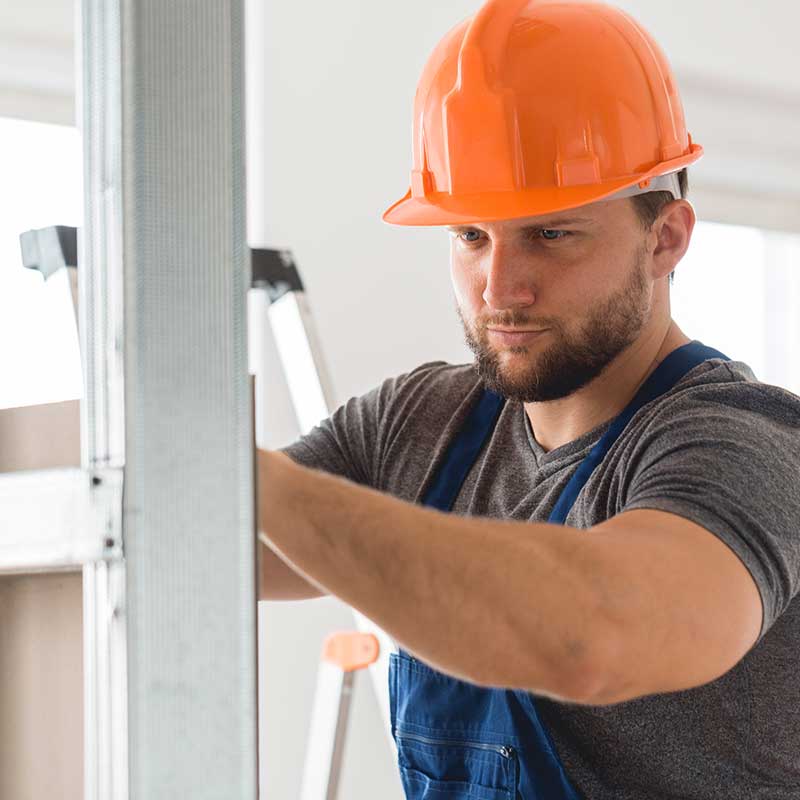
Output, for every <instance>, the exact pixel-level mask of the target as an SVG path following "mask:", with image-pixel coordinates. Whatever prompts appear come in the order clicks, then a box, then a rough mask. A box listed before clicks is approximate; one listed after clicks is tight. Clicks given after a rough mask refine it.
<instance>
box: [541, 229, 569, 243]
mask: <svg viewBox="0 0 800 800" xmlns="http://www.w3.org/2000/svg"><path fill="white" fill-rule="evenodd" d="M537 233H540V234H541V236H542V239H544V240H545V241H547V242H557V241H558V240H559V239H565V238H566V237H567V236H569V231H559V230H555V229H554V228H542V229H541V230H540V231H537Z"/></svg>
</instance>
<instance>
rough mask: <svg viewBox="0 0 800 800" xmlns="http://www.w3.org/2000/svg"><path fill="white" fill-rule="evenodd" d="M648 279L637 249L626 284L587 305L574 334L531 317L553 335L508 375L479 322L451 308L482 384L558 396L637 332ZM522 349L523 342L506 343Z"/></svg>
mask: <svg viewBox="0 0 800 800" xmlns="http://www.w3.org/2000/svg"><path fill="white" fill-rule="evenodd" d="M650 290H651V287H650V283H649V281H648V280H647V277H646V275H645V272H644V253H643V252H641V251H640V252H639V253H638V254H637V258H636V261H635V263H634V265H633V268H632V269H631V271H630V274H629V276H628V280H627V282H626V283H625V285H624V286H623V287H622V288H621V289H619V290H617V291H616V292H615V293H614V294H613V295H611V296H610V297H608V298H606V299H605V300H603V301H602V302H601V303H598V304H597V305H596V306H595V307H594V308H592V309H591V310H590V313H589V316H588V318H587V320H586V321H585V322H584V323H583V325H582V326H581V329H580V331H579V332H578V334H577V335H568V334H567V333H566V332H565V331H564V328H563V326H562V325H561V324H560V322H559V321H558V320H556V319H536V320H535V324H534V327H536V328H539V329H543V328H549V330H548V331H547V333H545V334H544V335H545V336H550V337H555V341H554V342H553V343H552V344H550V345H549V346H548V347H547V348H546V349H545V350H544V351H543V352H542V353H541V354H540V355H539V356H538V358H537V359H536V360H535V361H533V362H532V363H530V364H529V365H527V367H526V368H525V369H524V370H522V371H518V374H514V375H511V374H508V370H505V371H504V369H503V366H502V361H501V358H500V357H499V355H498V352H497V351H496V350H494V349H493V348H492V347H491V346H490V344H489V341H488V339H489V337H488V333H487V331H486V326H487V324H489V323H483V324H482V325H481V327H480V328H479V329H478V330H477V331H476V330H475V329H473V328H472V327H471V326H470V325H469V324H468V323H467V321H466V320H465V319H464V316H463V314H462V313H461V309H460V308H458V307H457V308H456V311H457V313H458V316H459V318H460V319H461V323H462V325H463V326H464V336H465V338H466V342H467V346H468V347H469V348H470V350H471V351H472V352H473V353H474V355H475V363H474V367H475V370H476V372H477V373H478V375H479V377H480V378H481V380H482V381H483V384H484V386H485V387H486V388H487V389H491V390H492V391H493V392H496V393H497V394H499V395H502V396H503V397H507V398H508V399H510V400H519V401H520V402H523V403H544V402H547V401H548V400H559V399H561V398H563V397H568V396H569V395H571V394H573V392H576V391H578V389H580V388H582V387H583V386H586V384H588V383H589V382H590V381H592V380H594V379H595V378H596V377H597V376H598V375H600V373H601V372H602V371H603V370H604V369H605V368H606V367H607V366H608V365H609V364H610V363H611V362H612V361H613V360H614V359H615V358H616V357H617V356H618V355H619V354H620V353H621V352H622V351H623V350H625V348H627V347H629V346H630V345H631V344H632V343H633V342H634V341H636V339H637V338H638V336H639V334H640V333H641V331H642V329H643V327H644V326H645V324H646V322H647V320H648V318H649V314H650ZM490 324H492V325H503V326H508V327H511V326H519V327H523V326H530V325H531V320H530V319H523V318H521V317H519V316H517V317H513V318H512V317H508V316H506V317H505V318H504V319H503V320H500V319H499V318H496V319H493V320H491V323H490ZM506 349H507V350H508V352H511V353H515V354H524V353H527V352H528V348H527V347H526V346H525V345H520V346H518V347H510V348H506Z"/></svg>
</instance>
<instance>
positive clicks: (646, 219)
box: [631, 167, 689, 283]
mask: <svg viewBox="0 0 800 800" xmlns="http://www.w3.org/2000/svg"><path fill="white" fill-rule="evenodd" d="M678 185H679V186H680V190H681V197H682V198H684V197H686V195H687V194H688V192H689V173H688V171H687V169H686V167H684V168H683V169H682V170H681V171H680V172H679V173H678ZM674 199H675V198H674V197H673V196H672V194H671V193H670V192H646V193H645V194H637V195H634V196H633V197H631V202H632V203H633V210H634V211H635V212H636V216H637V217H639V222H641V223H642V228H644V230H646V231H649V230H650V229H651V228H652V227H653V223H654V222H655V221H656V220H657V219H658V215H659V214H660V213H661V211H662V209H663V208H664V206H665V205H667V203H671V202H672V201H673V200H674ZM674 278H675V272H674V271H673V272H671V273H670V275H669V282H670V283H672V281H673V280H674Z"/></svg>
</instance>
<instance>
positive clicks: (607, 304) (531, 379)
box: [448, 199, 653, 403]
mask: <svg viewBox="0 0 800 800" xmlns="http://www.w3.org/2000/svg"><path fill="white" fill-rule="evenodd" d="M448 230H449V231H450V233H451V237H452V241H451V257H450V269H451V277H452V280H453V287H454V290H455V297H456V305H457V311H458V315H459V317H460V318H461V321H462V324H463V326H464V333H465V336H466V340H467V344H468V345H469V347H470V349H471V350H472V352H473V353H474V354H475V366H476V368H477V370H478V373H479V374H480V376H481V378H482V379H483V381H484V383H485V385H486V386H487V387H488V388H490V389H492V390H494V391H495V392H497V393H498V394H501V395H503V396H504V397H508V398H511V399H515V400H520V401H521V402H524V403H533V402H544V401H547V400H556V399H560V398H562V397H567V396H568V395H570V394H572V393H573V392H575V391H577V390H578V389H580V388H581V387H583V386H585V385H586V384H588V383H589V382H590V381H592V380H593V379H594V378H596V377H597V376H598V375H599V374H600V373H601V372H602V371H603V370H604V369H605V367H606V366H607V365H608V364H609V363H610V362H611V361H612V360H613V359H615V358H616V357H617V356H618V355H619V354H620V353H621V352H622V351H623V350H624V349H625V348H626V347H628V346H629V345H630V344H632V343H633V342H634V341H635V340H636V339H637V338H638V337H639V336H640V334H641V333H642V330H643V329H644V327H645V326H646V324H647V323H648V321H649V320H650V315H651V310H652V309H651V306H652V297H653V282H652V279H651V278H650V275H649V272H648V269H647V267H648V263H649V261H648V255H647V250H646V247H645V232H644V230H643V229H642V226H641V223H640V222H639V220H638V218H637V216H636V212H635V210H634V208H633V205H632V203H631V202H630V200H628V199H621V200H610V201H606V202H599V203H593V204H591V205H588V206H583V207H581V208H577V209H573V210H570V211H564V212H559V213H557V214H548V215H546V216H540V217H527V218H525V219H516V220H507V221H501V222H487V223H476V224H475V225H466V226H454V227H451V228H448ZM498 329H502V331H501V330H498ZM504 331H505V332H508V331H513V332H512V333H504ZM531 331H533V332H534V333H531Z"/></svg>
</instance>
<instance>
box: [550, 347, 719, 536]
mask: <svg viewBox="0 0 800 800" xmlns="http://www.w3.org/2000/svg"><path fill="white" fill-rule="evenodd" d="M712 358H721V359H723V360H724V361H730V359H729V358H728V357H727V356H726V355H724V354H723V353H720V352H719V350H714V348H713V347H706V346H705V345H704V344H701V343H700V342H689V344H685V345H683V346H682V347H679V348H677V350H673V351H672V352H671V353H670V354H669V355H667V357H666V358H665V359H664V360H663V361H662V362H661V363H660V364H659V365H658V367H656V369H655V370H654V371H653V372H652V373H651V374H650V375H649V377H648V378H647V380H646V381H645V382H644V383H643V384H642V386H641V387H640V389H639V391H638V392H637V393H636V396H635V397H634V398H633V400H631V402H630V403H629V404H628V406H627V407H626V408H625V410H624V411H623V412H622V413H621V414H620V415H619V416H618V417H617V418H616V419H615V420H614V421H613V422H612V423H611V426H610V427H609V429H608V430H607V431H606V433H605V435H604V436H603V438H602V439H600V441H599V442H598V443H597V444H596V445H595V446H594V447H593V448H592V450H591V451H590V452H589V455H588V456H586V458H585V459H584V460H583V462H582V463H581V465H580V466H579V467H578V469H577V470H576V471H575V473H574V474H573V476H572V478H571V479H570V481H569V483H568V484H567V485H566V487H565V488H564V491H563V492H562V493H561V495H560V497H559V498H558V501H557V502H556V504H555V506H554V507H553V511H552V512H551V514H550V518H549V520H548V521H549V522H554V523H557V524H560V525H563V524H564V521H565V520H566V518H567V514H569V511H570V509H571V508H572V506H573V504H574V503H575V499H576V498H577V497H578V494H579V493H580V491H581V489H582V488H583V487H584V485H585V484H586V481H588V480H589V476H590V475H591V474H592V473H593V472H594V470H595V469H596V467H597V465H598V464H600V462H601V461H602V460H603V459H604V458H605V455H606V453H607V452H608V451H609V450H610V449H611V446H612V445H613V444H614V442H616V440H617V439H618V438H619V436H620V434H621V433H622V431H624V430H625V428H626V426H627V425H628V423H629V422H630V421H631V418H632V417H633V415H634V414H635V413H636V412H637V411H638V410H639V409H640V408H642V407H643V406H645V405H647V404H648V403H650V402H652V401H653V400H655V399H657V398H658V397H661V395H663V394H666V393H667V392H668V391H669V390H670V389H672V387H673V386H675V384H676V383H678V381H680V379H681V378H683V376H684V375H686V374H687V373H688V372H690V371H691V370H693V369H694V368H695V367H696V366H699V365H700V364H702V363H703V362H704V361H708V360H709V359H712Z"/></svg>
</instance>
